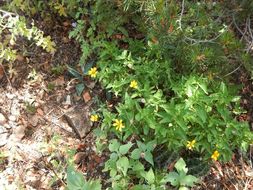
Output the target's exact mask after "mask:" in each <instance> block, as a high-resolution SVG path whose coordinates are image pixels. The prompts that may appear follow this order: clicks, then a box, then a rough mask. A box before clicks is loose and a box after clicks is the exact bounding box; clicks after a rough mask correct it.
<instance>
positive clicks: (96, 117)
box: [90, 114, 99, 122]
mask: <svg viewBox="0 0 253 190" xmlns="http://www.w3.org/2000/svg"><path fill="white" fill-rule="evenodd" d="M98 118H99V117H98V115H97V114H95V115H91V116H90V120H91V121H92V122H96V121H98Z"/></svg>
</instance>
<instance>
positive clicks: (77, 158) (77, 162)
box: [74, 152, 86, 164]
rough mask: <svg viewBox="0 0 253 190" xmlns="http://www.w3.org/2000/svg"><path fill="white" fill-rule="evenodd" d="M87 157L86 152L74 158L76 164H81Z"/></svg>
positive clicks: (79, 153)
mask: <svg viewBox="0 0 253 190" xmlns="http://www.w3.org/2000/svg"><path fill="white" fill-rule="evenodd" d="M85 157H86V154H85V152H78V153H77V154H76V155H75V156H74V163H75V164H80V163H81V161H82V160H84V159H85Z"/></svg>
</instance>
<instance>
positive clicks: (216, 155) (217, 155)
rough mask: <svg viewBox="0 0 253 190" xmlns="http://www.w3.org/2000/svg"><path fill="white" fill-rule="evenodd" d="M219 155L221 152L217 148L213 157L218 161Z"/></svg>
mask: <svg viewBox="0 0 253 190" xmlns="http://www.w3.org/2000/svg"><path fill="white" fill-rule="evenodd" d="M219 156H220V153H219V152H218V151H217V150H215V151H214V153H213V154H212V156H211V158H212V159H213V160H215V161H216V160H218V157H219Z"/></svg>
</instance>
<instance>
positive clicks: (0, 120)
mask: <svg viewBox="0 0 253 190" xmlns="http://www.w3.org/2000/svg"><path fill="white" fill-rule="evenodd" d="M5 123H6V118H5V117H4V115H3V114H1V113H0V125H4V124H5Z"/></svg>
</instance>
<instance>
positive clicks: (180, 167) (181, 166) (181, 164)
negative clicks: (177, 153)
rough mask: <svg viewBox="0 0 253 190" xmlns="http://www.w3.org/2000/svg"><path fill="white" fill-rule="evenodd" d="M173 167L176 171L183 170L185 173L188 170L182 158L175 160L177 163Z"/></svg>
mask: <svg viewBox="0 0 253 190" xmlns="http://www.w3.org/2000/svg"><path fill="white" fill-rule="evenodd" d="M175 168H176V169H177V171H178V173H180V172H183V173H185V174H186V173H187V172H188V169H187V168H186V164H185V161H184V160H183V158H180V159H179V160H178V161H177V163H176V164H175Z"/></svg>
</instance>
